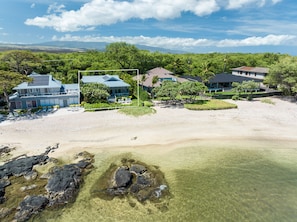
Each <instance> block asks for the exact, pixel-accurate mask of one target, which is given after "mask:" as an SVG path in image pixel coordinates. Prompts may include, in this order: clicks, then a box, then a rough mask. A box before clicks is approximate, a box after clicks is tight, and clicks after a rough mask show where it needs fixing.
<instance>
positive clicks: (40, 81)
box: [13, 72, 62, 90]
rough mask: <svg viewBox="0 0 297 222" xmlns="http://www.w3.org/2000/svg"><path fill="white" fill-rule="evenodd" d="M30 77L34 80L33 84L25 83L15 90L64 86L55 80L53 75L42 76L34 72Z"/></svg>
mask: <svg viewBox="0 0 297 222" xmlns="http://www.w3.org/2000/svg"><path fill="white" fill-rule="evenodd" d="M28 77H30V78H32V82H23V83H21V84H19V85H17V86H16V87H14V88H13V89H14V90H19V89H36V88H60V87H61V86H62V83H61V82H60V81H58V80H56V79H54V78H53V77H52V75H48V74H47V75H41V74H38V73H35V72H33V73H32V74H31V75H29V76H28Z"/></svg>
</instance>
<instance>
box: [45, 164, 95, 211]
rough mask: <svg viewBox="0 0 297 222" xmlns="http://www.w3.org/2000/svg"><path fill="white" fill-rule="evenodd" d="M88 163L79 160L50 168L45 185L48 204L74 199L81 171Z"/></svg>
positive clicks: (80, 179)
mask: <svg viewBox="0 0 297 222" xmlns="http://www.w3.org/2000/svg"><path fill="white" fill-rule="evenodd" d="M90 164H91V163H90V162H88V161H79V162H78V163H77V164H69V165H64V166H62V167H55V168H54V169H53V170H52V172H51V173H50V175H49V179H48V184H47V185H46V187H45V188H46V190H47V193H48V199H49V201H50V203H49V205H50V206H53V205H57V204H65V203H68V202H69V201H72V200H74V198H75V197H76V195H77V193H78V191H79V187H80V185H81V183H82V182H83V177H82V176H83V175H82V171H83V169H85V168H86V167H88V166H89V165H90Z"/></svg>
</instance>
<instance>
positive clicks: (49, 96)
mask: <svg viewBox="0 0 297 222" xmlns="http://www.w3.org/2000/svg"><path fill="white" fill-rule="evenodd" d="M28 77H30V78H32V81H31V82H23V83H21V84H19V85H17V86H16V87H14V88H13V90H15V91H16V92H15V93H14V94H12V95H11V96H10V97H9V102H10V105H11V108H12V109H31V108H35V107H45V106H55V105H58V106H60V107H67V106H69V105H71V104H79V88H78V84H62V82H60V81H59V80H56V79H55V78H53V77H52V75H50V74H46V75H41V74H38V73H35V72H33V73H32V74H30V75H29V76H28Z"/></svg>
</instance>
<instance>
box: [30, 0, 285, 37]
mask: <svg viewBox="0 0 297 222" xmlns="http://www.w3.org/2000/svg"><path fill="white" fill-rule="evenodd" d="M280 1H281V0H186V1H185V0H174V1H173V0H131V1H128V0H127V1H121V0H92V1H90V2H88V3H85V4H84V5H82V7H81V8H80V9H78V10H68V11H67V10H66V7H65V6H64V5H58V4H57V3H54V4H52V5H50V6H49V8H48V14H47V15H44V16H40V17H35V18H32V19H27V20H26V21H25V24H26V25H34V26H38V27H42V28H44V27H50V28H53V29H55V30H56V31H59V32H69V31H70V32H72V31H79V30H84V29H89V28H90V27H93V26H100V25H111V24H115V23H118V22H124V21H128V20H130V19H133V18H136V19H156V20H165V19H173V18H178V17H180V16H181V13H183V12H190V13H193V14H195V15H196V16H207V15H210V14H212V13H214V12H217V11H219V10H234V9H240V8H242V7H245V6H253V7H263V6H264V5H267V4H268V5H269V4H270V5H273V4H276V3H279V2H280Z"/></svg>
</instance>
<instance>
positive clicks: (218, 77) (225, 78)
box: [183, 73, 262, 83]
mask: <svg viewBox="0 0 297 222" xmlns="http://www.w3.org/2000/svg"><path fill="white" fill-rule="evenodd" d="M183 78H185V79H188V80H190V81H199V82H202V81H201V78H200V77H198V76H183ZM251 80H254V81H255V82H262V80H261V79H255V78H250V77H245V76H237V75H232V74H229V73H219V74H215V76H214V77H213V78H211V79H210V80H209V81H208V82H209V83H228V82H243V81H251Z"/></svg>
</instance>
